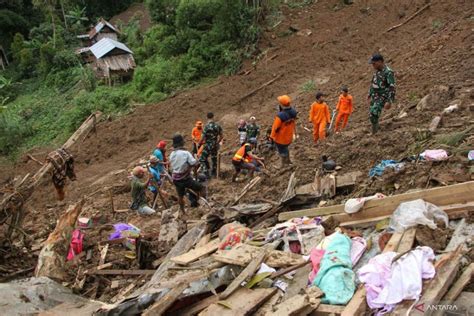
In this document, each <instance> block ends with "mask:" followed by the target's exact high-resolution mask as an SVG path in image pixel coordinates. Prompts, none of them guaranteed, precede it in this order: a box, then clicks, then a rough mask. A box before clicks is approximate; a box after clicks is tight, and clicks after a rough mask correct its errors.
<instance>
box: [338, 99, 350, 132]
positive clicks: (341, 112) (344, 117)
mask: <svg viewBox="0 0 474 316" xmlns="http://www.w3.org/2000/svg"><path fill="white" fill-rule="evenodd" d="M352 100H353V98H352V95H350V94H348V95H347V96H344V95H343V94H341V95H340V96H339V101H338V102H337V106H336V110H337V117H336V126H335V129H336V132H338V131H340V130H342V129H344V128H346V126H347V122H348V121H349V116H350V115H351V114H352V112H353V111H354V108H353V104H352ZM341 121H342V124H341Z"/></svg>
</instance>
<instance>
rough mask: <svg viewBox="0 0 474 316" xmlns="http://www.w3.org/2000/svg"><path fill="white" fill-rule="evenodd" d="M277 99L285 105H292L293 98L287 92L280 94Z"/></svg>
mask: <svg viewBox="0 0 474 316" xmlns="http://www.w3.org/2000/svg"><path fill="white" fill-rule="evenodd" d="M277 99H278V102H280V104H281V105H283V106H289V105H290V102H291V98H290V97H289V96H287V95H286V94H285V95H281V96H279V97H278V98H277Z"/></svg>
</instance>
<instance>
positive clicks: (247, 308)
mask: <svg viewBox="0 0 474 316" xmlns="http://www.w3.org/2000/svg"><path fill="white" fill-rule="evenodd" d="M276 291H277V289H276V288H271V289H255V290H250V289H247V288H244V287H242V288H239V289H238V290H237V291H236V292H235V293H234V294H233V295H232V296H230V297H229V298H228V299H227V300H226V301H224V302H222V303H221V304H219V302H217V303H214V304H212V305H210V306H209V307H207V308H206V309H205V310H203V311H202V312H201V313H199V316H215V315H219V316H243V315H251V314H253V312H255V311H256V310H257V309H258V308H259V307H260V306H262V304H264V303H265V301H266V300H268V299H269V298H270V297H271V296H273V295H274V294H275V292H276ZM229 307H230V308H229Z"/></svg>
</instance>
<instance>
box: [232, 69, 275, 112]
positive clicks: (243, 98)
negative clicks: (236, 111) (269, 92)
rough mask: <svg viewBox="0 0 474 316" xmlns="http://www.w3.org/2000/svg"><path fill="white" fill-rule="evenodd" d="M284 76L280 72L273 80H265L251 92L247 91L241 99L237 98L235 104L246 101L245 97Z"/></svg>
mask: <svg viewBox="0 0 474 316" xmlns="http://www.w3.org/2000/svg"><path fill="white" fill-rule="evenodd" d="M282 76H283V74H279V75H278V76H276V77H275V78H273V79H272V80H270V81H267V82H265V83H264V84H262V85H261V86H260V87H258V88H256V89H254V90H252V91H250V92H249V93H247V94H246V95H244V96H243V97H241V98H240V99H239V100H237V102H235V103H234V105H235V104H238V103H240V102H242V101H244V100H245V99H247V98H249V97H251V96H253V95H254V94H255V93H257V92H258V91H260V90H262V89H263V88H265V87H266V86H269V85H271V84H272V83H274V82H275V81H277V80H278V79H280V78H281V77H282Z"/></svg>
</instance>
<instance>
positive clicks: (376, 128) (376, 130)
mask: <svg viewBox="0 0 474 316" xmlns="http://www.w3.org/2000/svg"><path fill="white" fill-rule="evenodd" d="M378 131H379V123H375V124H374V123H372V135H375V134H377V132H378Z"/></svg>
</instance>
